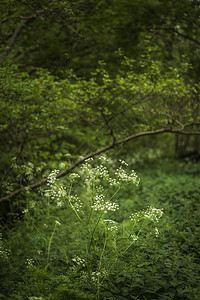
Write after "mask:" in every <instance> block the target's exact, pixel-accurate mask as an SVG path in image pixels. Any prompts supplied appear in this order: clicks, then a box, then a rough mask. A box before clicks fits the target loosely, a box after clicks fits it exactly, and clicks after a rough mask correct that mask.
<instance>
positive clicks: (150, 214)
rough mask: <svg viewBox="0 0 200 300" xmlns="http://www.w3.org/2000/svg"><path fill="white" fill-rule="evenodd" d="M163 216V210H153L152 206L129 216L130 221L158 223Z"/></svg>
mask: <svg viewBox="0 0 200 300" xmlns="http://www.w3.org/2000/svg"><path fill="white" fill-rule="evenodd" d="M162 215H163V210H162V209H158V208H154V207H152V206H150V207H148V208H147V210H146V211H139V212H137V213H135V214H132V215H131V216H130V219H131V220H132V221H140V220H141V219H146V220H148V221H154V222H158V221H159V219H160V218H161V217H162Z"/></svg>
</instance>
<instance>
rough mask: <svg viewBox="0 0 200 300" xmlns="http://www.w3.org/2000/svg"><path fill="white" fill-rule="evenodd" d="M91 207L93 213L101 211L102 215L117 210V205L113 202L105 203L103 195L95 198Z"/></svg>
mask: <svg viewBox="0 0 200 300" xmlns="http://www.w3.org/2000/svg"><path fill="white" fill-rule="evenodd" d="M91 207H92V208H93V209H94V210H95V211H101V212H104V213H107V212H108V211H116V210H118V209H119V205H118V204H116V203H114V202H110V201H106V200H105V196H104V195H103V194H100V195H96V196H95V201H94V203H93V205H92V206H91Z"/></svg>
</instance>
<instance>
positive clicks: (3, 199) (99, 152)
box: [0, 122, 200, 202]
mask: <svg viewBox="0 0 200 300" xmlns="http://www.w3.org/2000/svg"><path fill="white" fill-rule="evenodd" d="M197 123H199V122H197ZM190 125H193V123H191V124H190ZM187 126H189V124H187ZM161 133H177V134H184V135H200V132H199V131H196V132H195V131H184V130H182V129H172V128H162V129H157V130H153V131H144V132H140V133H136V134H133V135H130V136H128V137H126V138H124V139H121V140H118V141H115V142H114V143H112V144H110V145H108V146H106V147H103V148H101V149H99V150H97V151H95V152H92V153H90V154H88V155H86V156H84V157H83V158H81V159H79V160H77V161H76V162H75V163H74V164H72V165H71V167H69V168H68V169H66V170H65V171H63V172H60V173H59V174H58V175H57V176H56V178H61V177H64V176H65V175H67V174H69V173H70V172H71V171H72V170H73V169H74V168H75V167H77V166H79V165H80V164H82V163H83V162H84V161H85V160H86V159H88V158H91V157H95V156H97V155H99V154H101V153H103V152H106V151H108V150H110V149H112V148H114V147H116V146H118V145H120V144H125V143H127V142H129V141H131V140H133V139H136V138H139V137H142V136H147V135H157V134H161ZM47 180H48V177H45V178H42V179H41V180H40V181H38V182H36V183H33V184H31V185H29V186H25V187H22V188H19V189H17V190H15V191H14V192H12V193H10V194H9V195H7V196H4V197H2V198H0V202H3V201H6V200H10V199H11V198H12V197H14V196H16V195H18V194H20V193H22V192H25V191H29V190H33V189H35V188H38V187H39V186H41V185H43V184H45V183H46V182H47Z"/></svg>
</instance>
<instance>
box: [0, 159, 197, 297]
mask: <svg viewBox="0 0 200 300" xmlns="http://www.w3.org/2000/svg"><path fill="white" fill-rule="evenodd" d="M131 169H132V168H131V164H130V165H129V166H128V165H126V162H124V161H122V160H120V162H119V163H118V164H116V166H115V163H114V162H110V161H109V160H108V159H107V158H105V157H101V159H100V161H96V160H95V161H92V160H90V161H87V162H86V163H85V164H84V165H83V166H82V168H80V170H79V171H78V172H77V173H73V174H71V175H70V176H69V177H68V178H67V179H65V180H56V178H55V175H56V173H57V171H56V170H54V171H53V172H51V173H50V174H49V180H48V185H47V186H46V187H45V188H43V189H42V190H40V193H39V194H33V193H30V194H27V195H26V202H25V203H24V200H22V205H23V209H22V216H21V218H20V219H19V220H18V219H16V220H15V222H14V224H12V226H7V225H5V224H4V225H3V226H2V227H1V233H2V234H1V239H0V269H1V272H0V279H1V282H0V299H30V300H34V299H35V300H36V299H41V300H42V299H49V300H50V299H52V300H53V299H58V300H62V299H70V300H71V299H105V300H106V299H108V300H115V299H117V300H118V299H119V300H123V299H124V300H125V299H180V300H181V299H196V300H198V299H200V288H199V286H200V273H199V263H200V250H199V242H200V227H199V211H200V203H199V191H200V187H199V173H200V168H199V165H198V164H196V165H194V164H183V163H179V162H175V161H173V162H169V161H166V162H164V161H162V162H161V163H157V164H154V165H148V168H145V167H142V168H140V167H138V168H137V175H136V173H135V172H134V171H131ZM126 170H128V171H126ZM139 178H140V179H141V182H140V183H139ZM163 213H164V214H163Z"/></svg>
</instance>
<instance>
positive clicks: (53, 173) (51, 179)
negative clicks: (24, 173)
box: [47, 170, 59, 186]
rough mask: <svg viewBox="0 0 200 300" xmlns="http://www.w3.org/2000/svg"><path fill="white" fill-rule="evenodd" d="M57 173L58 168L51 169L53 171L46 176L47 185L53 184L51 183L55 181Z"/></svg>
mask: <svg viewBox="0 0 200 300" xmlns="http://www.w3.org/2000/svg"><path fill="white" fill-rule="evenodd" d="M58 173H59V170H53V171H52V172H51V173H50V174H49V176H48V178H47V185H48V186H51V185H53V184H54V183H55V181H56V176H57V175H58Z"/></svg>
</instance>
